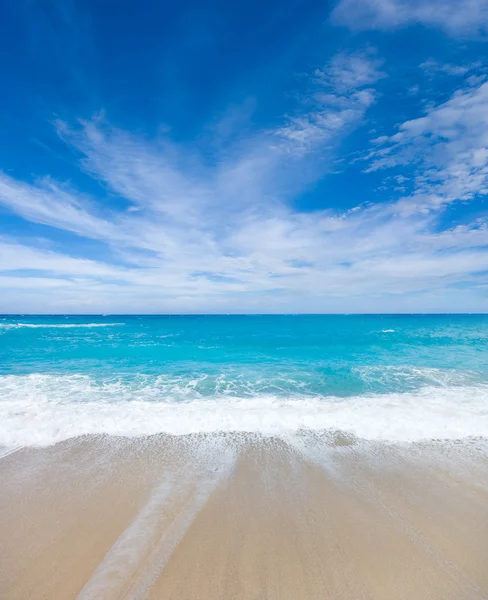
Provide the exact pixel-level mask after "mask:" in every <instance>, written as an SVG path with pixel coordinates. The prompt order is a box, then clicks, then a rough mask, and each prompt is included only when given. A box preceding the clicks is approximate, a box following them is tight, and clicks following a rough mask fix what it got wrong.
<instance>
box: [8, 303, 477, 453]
mask: <svg viewBox="0 0 488 600" xmlns="http://www.w3.org/2000/svg"><path fill="white" fill-rule="evenodd" d="M304 430H305V431H315V432H317V431H329V432H330V431H342V432H344V433H345V434H349V435H352V436H356V437H358V438H364V439H368V440H388V441H419V440H429V439H439V438H441V439H462V438H469V437H488V316H476V315H461V316H459V315H447V316H446V315H444V316H432V315H417V316H408V315H403V316H387V315H383V316H381V315H380V316H357V315H343V316H318V315H317V316H292V315H290V316H163V317H161V316H130V317H127V316H114V317H93V316H55V317H20V316H16V317H0V446H2V447H3V448H4V452H7V451H10V450H12V449H14V448H16V447H19V446H30V445H35V446H45V445H49V444H51V443H54V442H58V441H61V440H65V439H68V438H71V437H76V436H78V435H83V434H103V433H108V434H112V435H122V436H124V435H125V436H144V435H149V434H157V433H168V434H177V435H183V434H189V433H198V432H206V433H210V432H230V431H237V432H257V433H260V434H262V435H269V436H281V437H282V438H283V439H287V437H288V436H289V435H291V434H294V433H296V432H298V431H304Z"/></svg>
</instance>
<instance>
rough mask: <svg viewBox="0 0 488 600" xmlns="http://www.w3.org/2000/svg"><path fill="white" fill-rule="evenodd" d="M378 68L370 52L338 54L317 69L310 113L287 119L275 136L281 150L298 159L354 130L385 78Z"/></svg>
mask: <svg viewBox="0 0 488 600" xmlns="http://www.w3.org/2000/svg"><path fill="white" fill-rule="evenodd" d="M381 65H382V61H381V60H380V59H377V58H376V57H375V56H374V54H373V53H372V52H370V53H369V54H368V53H365V52H356V53H348V52H342V53H340V54H337V55H336V56H335V57H334V58H333V59H332V60H331V61H330V63H329V64H328V65H327V66H326V67H324V68H323V69H317V70H316V71H315V81H316V82H317V83H318V84H319V88H318V89H315V91H314V93H313V96H312V104H313V109H312V110H310V111H308V112H306V113H305V114H301V115H300V116H296V117H291V118H290V119H289V120H288V123H287V124H286V125H285V126H284V127H281V128H279V129H278V130H277V131H276V132H275V135H277V136H279V137H281V138H282V139H283V140H286V142H287V143H286V144H284V148H285V149H286V150H287V151H288V152H290V153H293V154H299V155H300V154H303V153H305V152H310V151H311V150H313V149H317V147H319V148H321V149H322V150H323V149H324V148H325V147H326V145H327V144H330V143H332V142H337V139H338V137H339V135H340V134H342V135H346V134H347V133H348V132H349V131H350V130H351V128H354V127H355V126H357V125H358V123H360V122H361V121H362V120H363V117H364V115H365V113H366V111H367V109H368V108H369V107H370V106H371V105H372V104H373V103H374V102H375V100H376V98H377V93H376V90H375V88H374V87H373V86H374V84H376V83H377V81H378V80H379V79H382V78H383V77H385V74H384V73H383V72H382V71H381V70H380V68H381Z"/></svg>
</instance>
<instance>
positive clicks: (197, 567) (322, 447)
mask: <svg viewBox="0 0 488 600" xmlns="http://www.w3.org/2000/svg"><path fill="white" fill-rule="evenodd" d="M486 456H487V445H486V442H484V441H482V440H474V439H473V440H465V441H463V442H452V441H451V442H448V443H447V442H430V443H416V444H385V443H376V442H365V441H361V440H358V439H354V438H351V437H348V436H344V435H341V434H334V435H331V434H309V433H305V432H303V433H301V434H296V435H294V436H291V437H289V438H288V439H284V438H283V437H282V438H277V437H262V436H258V435H249V434H226V435H224V434H221V435H210V436H209V435H189V436H151V437H147V438H143V439H129V438H114V437H108V436H85V437H82V438H76V439H72V440H68V441H65V442H61V443H59V444H56V445H53V446H50V447H47V448H43V449H33V448H31V449H27V448H24V449H19V450H17V451H15V452H12V453H10V454H9V455H8V456H5V457H4V458H3V459H2V460H0V478H1V481H2V495H1V500H0V502H1V508H0V530H1V531H2V545H1V550H0V553H1V560H0V595H1V597H2V598H3V599H5V600H24V599H27V598H29V599H44V598H46V599H48V598H49V599H51V598H63V599H70V598H73V599H75V598H78V599H80V600H89V599H95V598H97V599H102V598H103V599H104V600H111V599H119V598H134V599H136V598H148V599H159V598H161V599H170V598H178V599H194V598H201V599H205V600H206V599H209V600H210V599H215V598H242V599H246V600H247V599H249V600H251V599H255V598H270V599H280V600H281V599H290V600H292V599H298V598H299V599H302V598H303V599H304V600H305V599H319V598H320V599H323V598H330V599H334V600H335V599H349V598H350V599H357V598H366V599H369V598H371V599H376V598H377V599H385V600H386V599H389V600H391V599H395V600H396V599H398V600H400V599H407V598H433V599H434V598H439V599H443V600H444V599H451V598H452V599H453V600H454V599H459V598H463V599H467V598H473V599H474V598H477V599H481V598H485V597H487V596H488V572H487V570H486V564H488V461H487V460H486Z"/></svg>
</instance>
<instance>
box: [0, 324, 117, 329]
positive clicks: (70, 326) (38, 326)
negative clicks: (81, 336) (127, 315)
mask: <svg viewBox="0 0 488 600" xmlns="http://www.w3.org/2000/svg"><path fill="white" fill-rule="evenodd" d="M122 325H124V323H0V329H22V328H26V329H74V328H79V327H120V326H122Z"/></svg>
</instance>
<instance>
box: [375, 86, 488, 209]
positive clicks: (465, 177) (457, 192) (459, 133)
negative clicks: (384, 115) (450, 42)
mask: <svg viewBox="0 0 488 600" xmlns="http://www.w3.org/2000/svg"><path fill="white" fill-rule="evenodd" d="M368 158H369V160H370V161H371V164H370V166H369V168H368V170H369V171H373V170H380V169H384V168H392V167H399V166H408V167H412V168H413V169H414V170H415V173H416V176H415V179H414V183H415V190H414V191H415V194H416V196H417V197H419V198H420V201H421V202H422V204H427V205H429V204H430V205H431V206H434V207H436V206H439V205H440V204H444V203H448V202H454V201H459V200H471V199H472V198H474V197H476V196H482V195H486V194H487V193H488V83H483V84H482V85H479V86H478V87H474V88H466V89H464V90H460V91H457V92H456V93H454V94H453V95H452V97H451V98H450V99H449V100H448V101H447V102H444V103H443V104H440V105H438V106H434V107H432V108H430V109H429V110H428V111H427V113H426V114H425V115H424V116H422V117H420V118H418V119H413V120H409V121H405V122H404V123H402V124H400V125H399V126H398V131H397V132H396V133H395V134H393V135H391V136H386V137H382V138H379V139H377V140H375V149H374V150H373V152H372V153H371V154H370V155H369V157H368Z"/></svg>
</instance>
